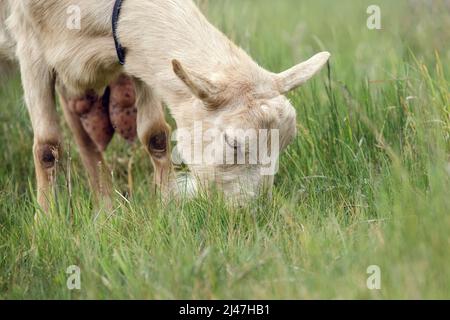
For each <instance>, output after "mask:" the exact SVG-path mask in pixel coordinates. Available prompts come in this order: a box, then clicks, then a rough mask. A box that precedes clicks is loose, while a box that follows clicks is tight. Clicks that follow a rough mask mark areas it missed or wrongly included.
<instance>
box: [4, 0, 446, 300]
mask: <svg viewBox="0 0 450 320" xmlns="http://www.w3.org/2000/svg"><path fill="white" fill-rule="evenodd" d="M373 2H374V1H371V0H362V1H349V0H341V1H325V0H314V1H312V0H311V1H306V0H304V1H298V0H282V1H269V0H267V1H263V0H260V1H256V0H253V1H250V0H247V1H242V0H240V1H238V0H234V1H231V0H229V1H219V0H216V1H209V2H208V1H201V5H202V8H203V9H204V10H206V11H207V14H208V16H209V17H210V19H211V20H212V21H213V22H214V23H215V24H216V25H218V26H219V27H220V28H221V29H222V30H224V32H225V33H226V34H228V35H229V36H230V37H231V38H232V39H233V40H235V41H236V42H237V43H238V44H240V45H241V46H242V47H243V48H245V49H246V50H247V51H249V52H250V53H251V54H252V56H253V57H254V58H255V59H256V60H257V61H258V62H259V63H260V64H262V65H263V66H265V67H266V68H268V69H270V70H273V71H281V70H284V69H286V68H288V67H290V66H292V65H293V64H294V63H296V62H298V61H301V60H304V59H306V58H307V57H309V56H311V55H312V54H314V53H316V52H318V51H321V50H328V51H330V52H331V53H332V54H333V57H332V61H331V64H330V71H331V73H330V74H331V77H330V78H328V76H327V71H326V70H325V71H323V72H322V73H321V75H320V76H318V77H317V78H316V79H315V80H314V81H313V82H311V83H310V84H308V85H306V86H305V87H303V88H301V89H299V90H297V91H296V92H294V93H292V94H291V96H290V98H291V99H292V102H293V104H294V105H295V106H296V108H297V111H298V128H299V134H298V137H297V139H296V140H295V142H294V143H293V144H292V145H291V146H290V148H289V149H288V151H287V152H286V153H285V154H284V155H283V156H282V161H281V167H280V172H279V174H278V175H277V178H276V185H275V190H274V197H273V199H272V200H270V201H269V200H257V201H254V202H253V203H249V204H248V206H247V207H245V208H241V209H231V208H228V207H227V205H226V204H225V203H224V202H223V201H222V200H221V197H220V196H219V195H217V196H213V199H204V198H199V199H195V200H191V201H185V202H183V203H178V204H176V203H171V204H169V205H168V206H163V205H162V204H161V203H160V202H159V200H158V199H157V198H155V197H153V196H152V195H151V192H150V186H151V184H150V182H151V165H150V161H149V160H148V158H147V156H146V154H145V152H144V151H143V150H142V148H140V147H134V148H130V147H128V146H127V145H125V144H123V143H121V142H120V141H119V140H115V141H114V143H113V146H112V147H111V149H110V150H109V151H108V154H107V158H108V161H109V163H110V164H111V165H112V167H113V169H114V174H115V176H114V177H115V188H116V190H117V194H116V197H115V200H114V201H115V207H116V208H117V209H116V211H115V215H114V217H113V218H112V219H111V221H110V222H108V223H106V224H99V223H93V216H94V214H95V213H94V210H93V207H92V199H91V198H92V197H91V192H90V191H89V189H88V188H87V179H86V177H85V175H84V170H83V168H82V165H81V162H80V159H79V156H78V155H77V152H76V149H75V147H74V146H73V143H72V144H71V140H70V135H69V134H68V132H67V129H65V133H66V140H65V141H66V142H67V143H66V156H65V158H64V160H63V161H62V163H61V168H60V173H61V174H60V176H61V178H60V180H59V182H58V189H57V195H58V202H57V204H55V206H54V208H53V216H52V217H51V218H50V219H43V221H42V223H41V224H35V223H34V220H33V215H34V213H35V211H36V204H35V198H34V191H33V190H34V189H35V179H34V169H33V162H32V157H31V146H32V131H31V128H30V122H29V120H28V116H27V114H26V110H25V107H24V106H23V102H22V98H21V96H22V92H21V88H20V83H19V80H18V79H15V80H13V81H10V82H8V83H7V84H6V85H3V84H2V87H1V90H0V103H1V107H0V120H1V121H0V151H1V152H0V163H1V165H0V298H4V299H11V298H38V299H47V298H50V299H53V298H62V299H92V298H100V299H105V298H108V299H109V298H119V299H122V298H150V299H153V298H156V299H174V298H180V299H185V298H189V299H190V298H193V299H197V298H198V299H204V298H214V299H217V298H232V299H234V298H257V299H259V298H274V299H284V298H291V299H297V298H332V299H341V298H362V299H380V298H387V299H390V298H399V299H409V298H425V299H429V298H449V297H450V268H449V263H450V257H449V252H450V251H449V245H450V172H449V170H450V169H449V168H448V163H449V162H448V160H449V157H448V156H449V154H450V143H449V137H450V95H449V74H450V70H449V69H450V64H449V61H450V50H449V46H448V44H449V43H450V31H449V30H450V16H449V15H448V9H445V7H444V6H445V3H444V1H438V0H436V1H432V3H433V6H432V7H428V6H427V5H426V1H422V2H420V1H416V2H417V3H422V4H421V5H418V6H415V7H414V6H413V5H412V3H413V1H405V0H399V1H387V0H383V1H381V0H380V1H376V2H377V3H379V5H380V6H381V10H382V24H383V30H380V31H376V30H375V31H371V30H368V29H367V27H366V19H367V14H366V8H367V7H368V6H369V5H370V4H372V3H373ZM130 155H133V158H134V166H133V167H132V173H133V176H134V187H135V190H134V195H133V197H132V198H131V199H129V200H125V198H123V197H121V196H119V194H120V193H122V192H124V191H126V190H127V182H126V181H127V179H126V178H127V176H126V169H127V162H128V157H129V156H130ZM69 176H70V179H69ZM69 186H70V187H71V190H72V191H71V196H70V197H69V196H68V194H69V192H68V188H69ZM70 265H78V266H79V267H80V268H81V281H82V283H81V285H82V288H81V290H80V291H69V290H68V289H67V287H66V280H67V274H66V273H65V271H66V268H67V267H68V266H70ZM370 265H378V266H379V267H380V268H381V273H382V279H381V285H382V288H381V290H375V291H371V290H368V289H367V287H366V279H367V277H368V275H367V274H366V270H367V267H368V266H370Z"/></svg>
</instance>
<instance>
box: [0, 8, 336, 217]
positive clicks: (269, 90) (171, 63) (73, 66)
mask: <svg viewBox="0 0 450 320" xmlns="http://www.w3.org/2000/svg"><path fill="white" fill-rule="evenodd" d="M114 4H115V1H114V0H97V1H92V0H45V1H41V0H6V1H5V0H2V2H1V3H0V26H2V25H3V24H4V21H5V17H6V16H9V18H8V19H7V25H8V31H6V30H0V53H5V52H9V53H10V52H11V49H12V48H15V54H16V58H17V60H18V61H19V64H20V71H21V75H22V83H23V88H24V93H25V101H26V105H27V107H28V111H29V115H30V118H31V121H32V126H33V131H34V147H33V154H34V161H35V166H36V177H37V188H38V202H39V204H40V205H41V206H42V207H43V208H44V210H46V209H47V206H48V202H47V200H48V197H49V195H50V194H51V193H50V192H49V191H50V190H51V188H52V184H53V180H54V175H55V169H56V165H57V160H58V157H59V156H60V155H61V131H60V127H59V125H58V123H59V121H58V115H57V111H56V107H55V91H54V90H55V83H56V82H57V83H58V85H56V87H57V90H58V93H59V94H60V96H61V102H62V105H63V107H64V106H65V105H67V101H68V99H71V98H76V97H80V96H83V95H84V94H85V93H86V91H87V90H89V89H91V90H92V89H93V90H95V91H96V92H98V93H101V92H103V90H104V88H105V87H106V86H107V85H108V83H110V82H111V81H113V80H114V79H116V78H117V77H118V76H119V75H120V74H122V73H125V74H127V75H129V76H130V77H132V78H133V79H134V81H135V83H136V94H137V108H138V124H137V126H138V136H139V139H140V140H141V142H142V143H143V144H144V145H145V146H147V149H148V152H149V154H150V156H151V158H152V161H153V164H154V167H155V181H156V185H159V186H161V187H165V186H167V184H168V180H169V178H170V173H171V170H172V169H171V156H170V152H169V148H168V140H169V132H170V130H169V126H168V125H167V123H166V122H165V119H164V112H163V107H162V103H163V102H164V103H166V104H167V105H168V107H169V108H170V111H171V113H172V115H173V117H174V118H175V120H176V123H177V126H178V127H179V128H188V129H189V130H194V123H195V122H196V121H202V124H203V131H206V130H208V129H210V128H212V127H214V128H218V129H219V130H223V131H225V130H227V128H230V127H231V128H256V129H278V130H279V136H280V150H283V149H284V148H286V146H287V145H288V144H289V143H290V141H291V140H292V139H293V137H294V136H295V133H296V115H295V109H294V108H293V107H292V105H291V104H290V103H289V101H288V100H287V99H286V98H285V97H284V94H285V93H287V92H289V91H291V90H293V89H295V88H297V87H298V86H300V85H302V84H303V83H305V82H306V81H307V80H308V79H310V78H311V77H312V76H313V75H314V74H316V73H317V72H318V71H319V70H320V69H321V68H322V67H323V66H324V64H325V63H326V62H327V61H328V59H329V56H330V55H329V53H327V52H323V53H320V54H318V55H316V56H314V57H313V58H311V59H310V60H308V61H306V62H304V63H301V64H299V65H297V66H295V67H293V68H292V69H290V70H287V71H285V72H283V73H281V74H274V73H271V72H269V71H266V70H264V69H263V68H261V67H260V66H258V64H256V63H255V62H254V61H253V60H252V59H251V58H250V57H249V56H248V55H247V54H246V53H245V52H244V51H243V50H241V49H240V48H238V47H237V46H236V45H235V44H233V43H232V42H231V41H230V40H229V39H228V38H227V37H226V36H225V35H223V34H222V33H221V32H220V31H218V30H217V29H216V28H215V27H214V26H212V25H211V24H210V23H209V22H208V21H207V19H206V18H205V17H204V16H203V15H202V14H201V12H200V11H199V9H198V8H197V7H196V6H195V4H194V3H193V2H192V1H191V0H124V1H123V4H122V9H121V13H120V19H119V21H118V27H117V33H118V39H119V41H120V43H121V45H122V46H123V47H124V48H126V63H125V65H124V66H122V65H121V64H119V63H118V59H117V55H116V49H115V43H114V40H113V33H112V28H111V19H112V12H113V7H114ZM74 5H75V6H78V7H79V8H80V9H81V14H82V20H81V30H71V29H69V28H67V27H66V25H67V9H68V8H69V7H70V6H74ZM1 46H3V49H2V47H1ZM2 50H3V51H2ZM64 110H65V115H66V119H67V120H68V122H69V125H70V127H71V129H72V130H73V132H74V134H75V137H76V140H77V143H78V145H79V148H80V152H81V155H82V159H83V162H84V165H85V166H86V169H87V172H88V174H89V178H90V182H91V185H92V186H93V188H94V190H95V191H97V192H98V193H99V195H100V197H103V196H105V195H107V194H108V193H109V188H108V185H109V182H108V181H107V179H108V174H103V173H102V170H101V169H100V167H101V166H99V163H103V158H102V154H101V152H100V151H99V150H98V149H97V148H96V147H95V145H94V144H93V143H92V141H90V139H89V137H88V136H87V135H86V133H85V132H83V129H82V127H81V125H80V123H79V119H77V118H76V117H74V116H73V115H71V114H70V112H69V111H68V110H67V108H66V107H64ZM228 138H230V137H228ZM235 138H238V137H231V139H235ZM190 147H191V146H190V145H187V144H185V145H183V144H182V143H181V144H180V145H179V149H180V151H181V154H183V153H184V149H186V148H190ZM231 148H233V146H231ZM234 149H236V147H234ZM235 151H236V150H235ZM258 168H259V165H251V166H250V165H242V166H236V165H207V164H196V165H192V166H191V170H192V171H193V173H194V175H195V176H197V177H199V178H200V179H201V180H202V181H205V182H215V183H216V184H217V185H219V186H220V187H221V188H223V190H224V191H225V192H229V193H231V194H237V193H238V192H240V190H242V189H246V190H248V193H249V194H251V195H253V194H256V193H257V192H258V190H260V189H261V187H262V186H263V185H267V184H268V185H269V186H270V185H271V184H272V182H273V177H270V176H269V177H266V176H263V175H261V174H259V172H258V171H257V169H258ZM243 182H244V185H242V183H243ZM101 186H103V188H102V187H101Z"/></svg>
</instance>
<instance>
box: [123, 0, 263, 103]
mask: <svg viewBox="0 0 450 320" xmlns="http://www.w3.org/2000/svg"><path fill="white" fill-rule="evenodd" d="M119 36H120V40H121V42H122V45H123V46H124V47H125V48H127V49H128V53H127V71H128V72H129V73H130V74H132V75H134V76H137V77H138V78H140V79H142V80H143V81H144V82H145V83H147V84H148V85H150V86H151V87H152V89H154V90H155V91H156V92H157V94H159V95H160V96H161V97H162V98H163V99H165V101H166V102H167V103H168V104H169V105H171V106H176V105H180V104H184V103H186V102H188V101H189V100H192V94H191V93H190V92H189V90H188V88H187V87H186V86H185V85H184V84H183V83H182V82H181V81H180V80H179V79H178V78H177V76H176V75H175V73H174V72H173V70H172V60H173V59H177V60H179V61H180V62H181V63H182V65H183V66H185V67H186V68H187V69H189V70H193V71H195V72H196V73H199V74H202V75H204V76H205V77H207V78H210V79H212V80H214V78H215V77H219V76H221V75H222V74H223V73H227V74H229V73H230V72H229V71H230V70H236V71H237V72H239V75H245V73H246V72H247V70H249V71H248V72H250V73H253V72H254V71H255V70H258V69H259V67H258V66H257V64H256V63H254V62H253V60H252V59H251V58H250V57H249V56H248V55H247V54H246V53H245V52H244V51H243V50H241V49H240V48H238V47H237V46H236V45H235V44H233V43H232V42H231V41H230V40H229V39H228V38H227V37H226V36H225V35H224V34H222V33H221V32H220V31H219V30H217V29H216V28H215V27H214V26H213V25H212V24H210V23H209V22H208V21H207V19H206V18H205V17H204V16H203V15H202V13H201V12H200V11H199V10H198V8H197V7H196V6H195V4H194V3H193V2H192V1H190V0H154V1H141V2H140V4H139V6H137V5H136V2H132V1H129V2H127V1H125V2H124V7H123V8H122V18H121V20H120V26H119Z"/></svg>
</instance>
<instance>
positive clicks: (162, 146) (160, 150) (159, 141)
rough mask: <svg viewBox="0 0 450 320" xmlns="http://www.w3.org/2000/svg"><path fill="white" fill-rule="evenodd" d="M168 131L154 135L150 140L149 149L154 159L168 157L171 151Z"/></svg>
mask: <svg viewBox="0 0 450 320" xmlns="http://www.w3.org/2000/svg"><path fill="white" fill-rule="evenodd" d="M168 134H169V132H168V130H167V131H159V132H155V133H153V134H152V135H151V136H150V138H149V139H148V143H147V149H148V152H149V153H150V155H151V156H152V157H153V158H154V159H162V158H164V157H166V156H167V152H168V150H169V143H168Z"/></svg>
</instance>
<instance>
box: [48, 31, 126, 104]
mask: <svg viewBox="0 0 450 320" xmlns="http://www.w3.org/2000/svg"><path fill="white" fill-rule="evenodd" d="M61 40H62V41H60V42H59V44H57V45H55V44H53V46H50V45H49V46H47V51H46V59H47V61H48V62H49V63H50V65H52V66H53V67H54V69H55V70H56V72H57V74H58V77H59V78H60V81H62V82H63V84H64V86H65V87H66V89H67V91H68V93H69V95H70V96H79V95H82V94H84V93H85V92H86V91H87V90H94V91H96V92H97V93H102V92H103V90H104V89H105V88H106V87H107V86H108V84H109V83H111V82H112V81H114V80H115V79H117V78H118V76H119V75H120V73H122V71H123V70H122V66H121V65H120V64H119V62H118V60H117V57H116V55H115V47H114V41H113V39H110V38H96V39H89V38H84V37H80V38H77V37H72V38H69V39H64V40H63V39H61Z"/></svg>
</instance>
